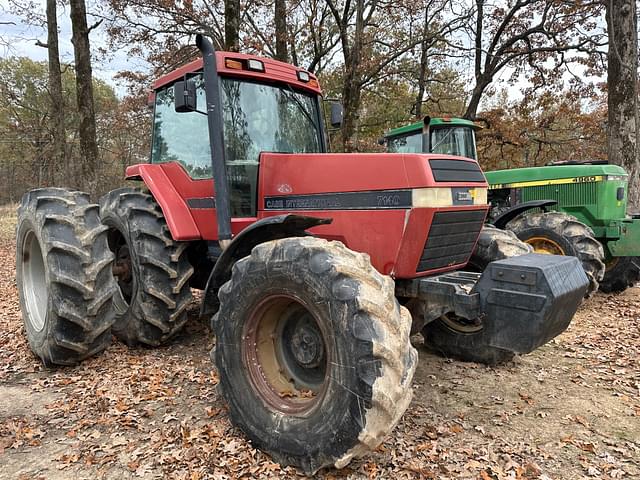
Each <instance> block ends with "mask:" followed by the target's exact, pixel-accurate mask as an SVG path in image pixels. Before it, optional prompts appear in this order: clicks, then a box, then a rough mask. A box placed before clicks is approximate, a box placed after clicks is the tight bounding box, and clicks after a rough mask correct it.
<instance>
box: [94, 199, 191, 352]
mask: <svg viewBox="0 0 640 480" xmlns="http://www.w3.org/2000/svg"><path fill="white" fill-rule="evenodd" d="M100 215H101V217H102V223H104V224H105V225H106V226H107V227H108V228H109V231H108V238H109V248H110V249H111V251H112V252H114V254H115V256H116V260H115V264H114V270H113V274H114V276H115V278H116V279H117V281H118V289H117V293H116V295H115V297H114V303H115V305H116V312H117V320H116V323H115V325H114V327H113V332H114V334H115V335H116V336H117V337H118V338H120V339H121V340H122V341H123V342H125V343H126V344H127V345H129V346H134V345H136V344H139V343H141V344H144V345H148V346H158V345H161V344H163V343H165V342H166V341H167V340H169V339H170V338H171V337H173V336H174V335H175V334H176V333H178V332H179V331H180V330H181V329H182V327H183V325H184V324H185V322H186V321H187V307H188V306H189V304H190V303H191V298H192V297H191V289H190V288H189V279H190V277H191V275H192V274H193V267H192V266H191V264H190V263H189V260H188V259H187V247H188V245H189V244H188V243H186V242H175V241H174V240H173V239H172V238H171V234H170V232H169V229H168V227H167V224H166V221H165V219H164V216H163V214H162V210H161V209H160V207H159V205H158V204H157V203H156V202H155V200H154V198H153V197H152V196H151V195H149V194H148V193H146V192H144V191H142V190H140V189H137V188H131V187H125V188H119V189H117V190H113V191H111V192H109V193H108V194H106V195H105V196H103V197H102V198H101V199H100Z"/></svg>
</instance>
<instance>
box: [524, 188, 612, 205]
mask: <svg viewBox="0 0 640 480" xmlns="http://www.w3.org/2000/svg"><path fill="white" fill-rule="evenodd" d="M599 185H601V184H600V183H598V182H585V183H567V184H561V185H541V186H537V187H526V188H523V189H522V190H520V191H521V192H522V197H521V201H523V202H528V201H529V200H558V202H560V203H561V204H562V206H563V207H564V206H566V207H573V206H583V205H595V204H596V203H597V195H598V186H599Z"/></svg>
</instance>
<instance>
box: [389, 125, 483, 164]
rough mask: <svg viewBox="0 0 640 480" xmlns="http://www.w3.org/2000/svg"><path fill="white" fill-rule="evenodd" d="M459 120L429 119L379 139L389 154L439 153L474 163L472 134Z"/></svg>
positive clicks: (469, 126) (471, 129) (398, 129)
mask: <svg viewBox="0 0 640 480" xmlns="http://www.w3.org/2000/svg"><path fill="white" fill-rule="evenodd" d="M479 128H480V127H479V126H478V125H476V124H475V123H473V122H472V121H470V120H465V119H463V118H451V117H443V118H430V117H428V116H427V117H425V118H424V120H423V121H421V122H416V123H412V124H410V125H405V126H403V127H400V128H396V129H394V130H391V131H389V132H387V134H386V135H385V136H384V137H383V138H382V139H381V144H386V147H387V152H389V153H439V154H444V155H455V156H458V157H466V158H471V159H473V160H477V154H476V137H475V131H476V130H478V129H479Z"/></svg>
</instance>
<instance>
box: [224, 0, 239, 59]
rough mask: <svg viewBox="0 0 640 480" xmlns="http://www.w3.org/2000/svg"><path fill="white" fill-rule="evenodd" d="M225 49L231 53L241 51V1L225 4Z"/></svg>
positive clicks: (235, 0) (234, 0)
mask: <svg viewBox="0 0 640 480" xmlns="http://www.w3.org/2000/svg"><path fill="white" fill-rule="evenodd" d="M224 48H225V50H227V51H229V52H238V51H240V0H225V2H224Z"/></svg>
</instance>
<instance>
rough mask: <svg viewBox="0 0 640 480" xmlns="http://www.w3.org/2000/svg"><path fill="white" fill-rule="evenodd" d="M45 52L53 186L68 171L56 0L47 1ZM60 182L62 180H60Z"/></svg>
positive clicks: (66, 175) (67, 173) (67, 175)
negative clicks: (49, 100) (47, 63)
mask: <svg viewBox="0 0 640 480" xmlns="http://www.w3.org/2000/svg"><path fill="white" fill-rule="evenodd" d="M47 52H48V55H49V95H50V97H51V117H50V119H51V120H50V121H51V131H52V132H53V155H52V158H51V159H50V163H49V164H50V168H49V178H48V181H49V182H50V184H52V185H55V184H56V182H57V177H58V176H59V175H57V174H59V173H61V172H63V171H64V173H65V178H66V179H69V178H70V177H69V171H68V170H67V164H66V162H65V155H64V152H65V149H66V147H65V145H66V133H65V128H64V97H63V95H62V72H61V71H60V49H59V47H58V17H57V9H56V0H47ZM61 180H62V179H61Z"/></svg>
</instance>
